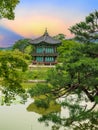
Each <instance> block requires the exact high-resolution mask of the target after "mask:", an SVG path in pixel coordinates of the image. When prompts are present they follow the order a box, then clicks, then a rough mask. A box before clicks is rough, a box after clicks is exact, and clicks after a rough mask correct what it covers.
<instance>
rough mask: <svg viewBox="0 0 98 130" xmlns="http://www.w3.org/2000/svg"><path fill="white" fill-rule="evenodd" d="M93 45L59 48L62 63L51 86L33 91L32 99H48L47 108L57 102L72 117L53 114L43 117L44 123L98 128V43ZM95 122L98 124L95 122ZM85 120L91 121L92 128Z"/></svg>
mask: <svg viewBox="0 0 98 130" xmlns="http://www.w3.org/2000/svg"><path fill="white" fill-rule="evenodd" d="M92 44H93V47H92ZM92 44H89V45H88V44H81V43H77V42H74V41H68V40H66V41H63V44H62V46H60V47H59V49H58V50H59V54H60V57H59V58H60V59H59V60H60V61H62V64H60V65H57V67H56V68H53V69H52V70H51V71H49V73H48V78H47V83H48V84H47V85H44V86H43V85H38V86H36V87H35V88H32V89H31V90H30V94H31V96H37V97H40V96H41V95H44V96H45V102H44V101H43V102H44V103H45V104H44V105H45V106H46V103H48V104H49V101H51V100H56V101H57V102H58V103H59V104H60V105H61V106H62V107H64V108H66V109H68V110H69V117H67V116H65V117H62V116H60V115H58V114H56V113H50V114H48V115H43V116H42V117H41V118H40V119H39V121H40V122H42V121H46V122H47V121H52V122H54V123H55V124H56V125H58V124H59V125H61V126H64V127H67V126H68V127H69V126H70V127H72V128H73V129H74V130H76V129H77V130H78V129H79V127H80V126H79V124H81V126H82V125H83V126H82V127H83V128H82V127H81V130H85V129H89V128H90V126H92V127H94V130H95V129H96V128H98V126H97V123H98V112H97V111H93V109H94V108H95V106H97V104H98V58H97V57H96V55H91V54H92V52H93V49H94V48H96V47H97V48H98V44H95V43H92ZM61 98H63V100H60V99H61ZM40 100H41V99H39V101H40ZM46 101H47V102H46ZM35 102H36V100H35ZM40 102H41V101H40ZM43 102H42V103H43ZM82 102H84V104H82ZM90 102H92V105H91V107H90V108H88V106H87V104H88V103H90ZM94 119H95V124H94V123H92V120H94ZM84 120H88V122H87V123H88V125H87V124H86V123H85V122H83V121H84ZM75 124H78V125H76V126H75ZM69 129H70V128H69Z"/></svg>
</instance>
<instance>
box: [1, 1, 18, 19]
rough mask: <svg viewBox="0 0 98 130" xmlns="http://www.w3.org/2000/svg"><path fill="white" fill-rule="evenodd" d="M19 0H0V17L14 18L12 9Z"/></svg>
mask: <svg viewBox="0 0 98 130" xmlns="http://www.w3.org/2000/svg"><path fill="white" fill-rule="evenodd" d="M18 3H19V0H0V18H8V19H14V17H15V16H14V9H15V7H16V5H17V4H18Z"/></svg>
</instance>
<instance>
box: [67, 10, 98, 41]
mask: <svg viewBox="0 0 98 130" xmlns="http://www.w3.org/2000/svg"><path fill="white" fill-rule="evenodd" d="M69 30H70V31H71V33H73V34H75V37H76V39H77V40H79V41H81V42H93V41H94V42H95V41H96V40H97V41H98V11H95V12H93V13H90V14H89V15H88V16H87V17H86V18H85V21H84V22H80V23H77V24H76V25H74V26H72V27H71V28H70V29H69Z"/></svg>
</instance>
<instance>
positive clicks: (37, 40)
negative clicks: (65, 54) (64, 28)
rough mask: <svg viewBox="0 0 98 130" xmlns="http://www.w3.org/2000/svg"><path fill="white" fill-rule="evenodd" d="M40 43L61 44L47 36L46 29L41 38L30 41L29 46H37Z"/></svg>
mask: <svg viewBox="0 0 98 130" xmlns="http://www.w3.org/2000/svg"><path fill="white" fill-rule="evenodd" d="M41 42H45V43H48V44H60V43H61V41H60V40H57V39H55V38H53V37H51V36H49V34H48V32H47V29H46V30H45V33H44V34H43V35H42V36H41V37H39V38H36V39H34V40H30V43H31V44H39V43H41Z"/></svg>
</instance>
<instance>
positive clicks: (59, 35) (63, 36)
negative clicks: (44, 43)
mask: <svg viewBox="0 0 98 130" xmlns="http://www.w3.org/2000/svg"><path fill="white" fill-rule="evenodd" d="M65 37H66V36H65V35H64V34H62V33H60V34H58V35H56V36H54V38H55V39H58V40H61V41H62V40H65Z"/></svg>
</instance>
